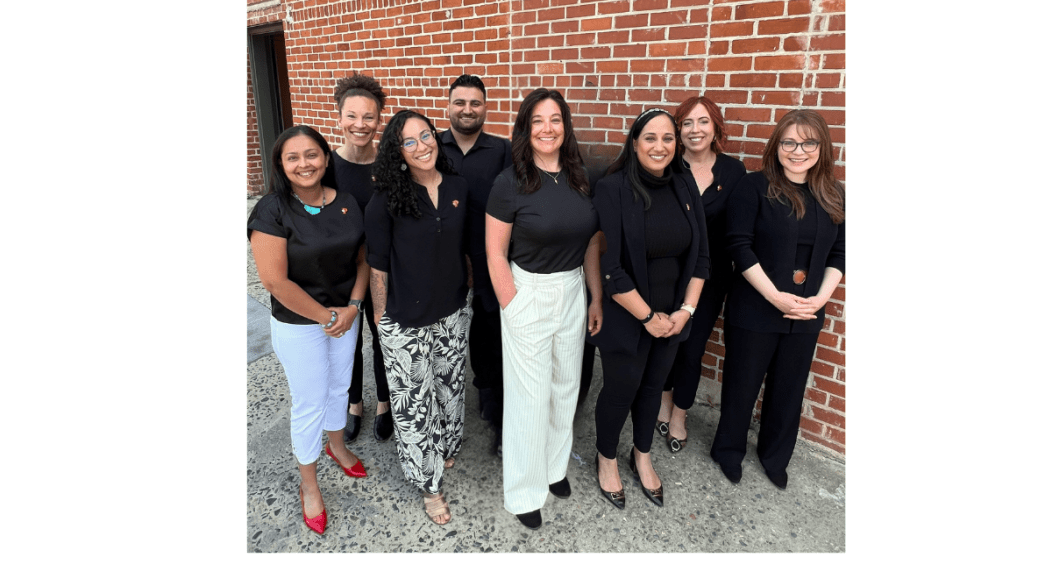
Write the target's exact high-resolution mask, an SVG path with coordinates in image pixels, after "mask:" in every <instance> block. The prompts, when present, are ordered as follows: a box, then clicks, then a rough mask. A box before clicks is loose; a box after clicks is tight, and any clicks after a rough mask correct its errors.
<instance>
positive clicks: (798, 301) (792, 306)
mask: <svg viewBox="0 0 1052 570" xmlns="http://www.w3.org/2000/svg"><path fill="white" fill-rule="evenodd" d="M771 303H772V304H773V305H774V306H775V307H777V308H778V310H779V311H781V312H782V317H784V318H786V319H792V320H794V321H810V320H813V319H817V318H818V316H817V315H815V313H817V312H818V311H819V309H821V308H822V307H824V306H825V304H826V302H825V301H824V300H822V299H820V298H818V297H798V296H796V295H793V294H792V293H783V292H781V291H779V292H777V293H775V294H774V298H773V299H771Z"/></svg>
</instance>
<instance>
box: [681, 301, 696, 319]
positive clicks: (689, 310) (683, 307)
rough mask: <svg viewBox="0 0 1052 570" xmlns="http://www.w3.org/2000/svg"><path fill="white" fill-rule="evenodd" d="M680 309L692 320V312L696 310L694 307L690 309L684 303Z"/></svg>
mask: <svg viewBox="0 0 1052 570" xmlns="http://www.w3.org/2000/svg"><path fill="white" fill-rule="evenodd" d="M680 309H681V310H684V311H686V312H688V313H690V318H692V319H693V318H694V311H695V310H697V309H696V308H695V307H692V306H690V305H688V304H686V303H683V306H682V307H680Z"/></svg>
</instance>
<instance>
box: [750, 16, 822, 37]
mask: <svg viewBox="0 0 1052 570" xmlns="http://www.w3.org/2000/svg"><path fill="white" fill-rule="evenodd" d="M810 22H811V19H810V18H782V19H778V20H760V21H759V22H757V23H756V34H757V35H760V36H776V35H780V34H798V33H801V32H806V31H807V27H808V25H809V24H810ZM739 35H744V34H739Z"/></svg>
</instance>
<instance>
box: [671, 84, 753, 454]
mask: <svg viewBox="0 0 1052 570" xmlns="http://www.w3.org/2000/svg"><path fill="white" fill-rule="evenodd" d="M673 115H674V116H675V118H676V125H678V126H679V148H680V149H681V150H682V152H683V165H684V166H686V167H687V168H688V169H689V171H690V174H691V176H693V177H694V182H695V183H696V184H697V186H698V188H700V189H701V203H702V206H703V207H704V208H705V227H706V232H707V234H708V235H707V237H708V241H709V258H710V260H711V263H712V271H711V274H710V275H709V278H708V279H706V280H705V288H704V289H703V290H702V292H701V298H699V299H698V306H697V309H695V311H694V319H693V323H692V325H691V327H690V336H688V337H687V338H686V340H684V341H683V342H682V343H681V344H680V345H679V350H678V351H676V360H675V362H674V363H673V364H672V370H671V371H670V372H669V374H668V380H666V381H665V391H664V392H662V393H661V409H660V410H658V417H657V419H658V424H657V430H658V433H659V434H661V436H662V437H664V438H665V439H666V441H667V442H668V447H669V449H670V450H672V453H678V452H679V451H680V450H681V449H683V446H684V444H686V443H687V410H689V409H690V408H691V406H693V405H694V397H695V396H696V395H697V393H698V383H699V382H700V381H701V358H702V356H704V354H705V344H706V343H707V342H708V340H709V335H711V334H712V327H713V326H714V325H715V324H716V319H717V318H718V317H719V315H720V310H721V309H723V300H724V298H725V297H726V296H727V286H728V284H729V283H730V278H731V260H730V258H729V257H728V256H727V252H726V251H724V250H725V249H726V239H725V236H726V233H727V202H728V201H729V199H730V196H731V195H732V194H733V192H734V188H735V187H736V186H737V184H738V181H739V180H741V178H742V176H745V165H744V164H742V161H740V160H738V159H737V158H734V157H732V156H730V155H726V154H723V147H724V145H725V144H727V133H726V132H725V131H724V128H723V114H721V113H720V108H719V107H717V106H716V104H715V103H713V102H712V100H711V99H709V98H708V97H699V96H692V97H688V98H687V99H686V100H685V101H683V102H682V103H680V105H679V107H678V108H676V112H675V113H674V114H673Z"/></svg>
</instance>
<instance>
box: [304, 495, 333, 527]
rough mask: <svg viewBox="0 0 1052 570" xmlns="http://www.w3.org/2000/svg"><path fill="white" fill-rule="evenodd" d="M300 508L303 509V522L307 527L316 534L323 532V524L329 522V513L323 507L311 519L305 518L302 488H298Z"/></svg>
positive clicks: (305, 511) (305, 510)
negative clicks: (318, 513)
mask: <svg viewBox="0 0 1052 570" xmlns="http://www.w3.org/2000/svg"><path fill="white" fill-rule="evenodd" d="M300 510H301V511H303V522H305V523H307V528H309V529H311V530H313V531H314V532H316V533H318V534H325V525H327V524H328V522H329V515H328V513H326V512H325V509H322V510H321V514H320V515H318V516H316V517H314V518H312V519H309V518H307V509H305V508H303V489H300Z"/></svg>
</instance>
